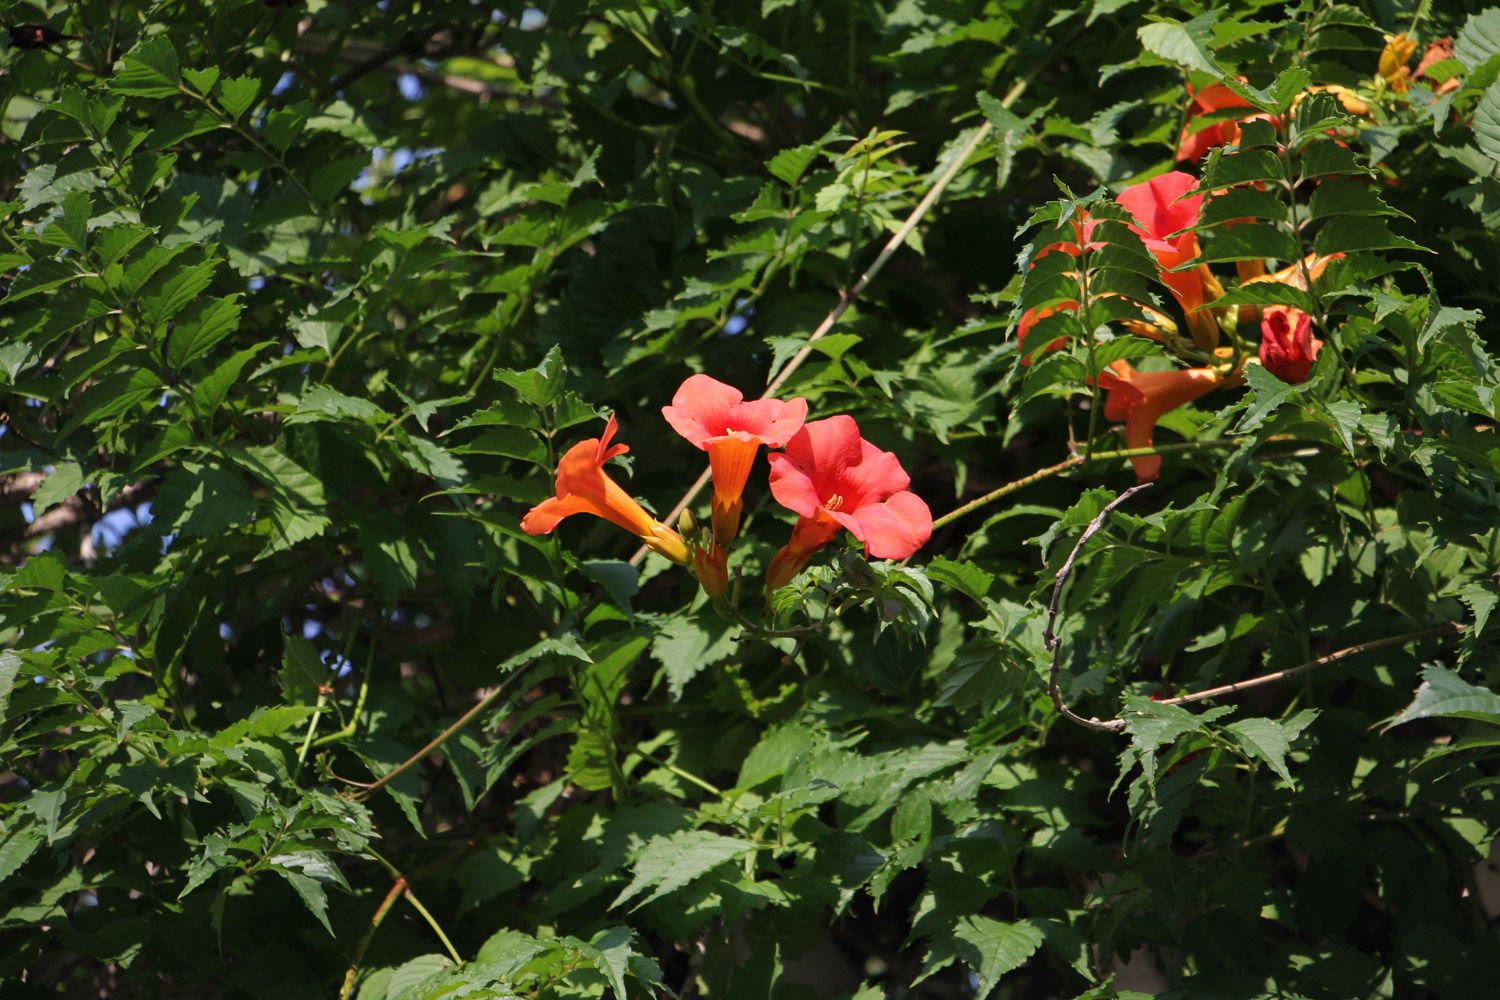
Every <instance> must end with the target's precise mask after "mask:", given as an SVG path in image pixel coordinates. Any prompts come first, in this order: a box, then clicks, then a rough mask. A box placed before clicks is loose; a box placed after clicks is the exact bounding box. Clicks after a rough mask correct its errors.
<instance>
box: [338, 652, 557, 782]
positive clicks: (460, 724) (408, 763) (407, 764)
mask: <svg viewBox="0 0 1500 1000" xmlns="http://www.w3.org/2000/svg"><path fill="white" fill-rule="evenodd" d="M535 663H536V660H535V659H530V660H527V661H526V662H525V663H523V664H521V665H520V666H519V667H517V668H516V669H515V670H514V671H513V672H512V673H511V674H510V676H508V677H506V678H505V679H504V680H502V681H501V682H500V684H499V685H498V686H497V687H496V688H495V690H493V691H491V692H490V693H489V694H488V695H486V696H485V697H484V698H483V699H482V700H480V702H479V703H478V704H477V705H475V706H474V707H473V708H471V709H469V710H468V711H467V712H465V713H464V714H463V715H461V716H459V718H458V721H457V722H455V723H453V725H451V726H449V727H448V728H447V729H444V730H443V731H442V732H441V733H438V734H437V735H436V736H434V737H433V738H432V742H430V743H428V744H427V745H426V746H425V747H423V748H422V749H420V750H418V751H417V752H416V753H414V754H412V755H411V756H410V757H408V758H406V760H404V761H402V762H401V763H400V764H398V765H396V767H395V768H394V769H393V770H390V771H387V772H386V773H385V774H383V775H381V776H380V778H378V779H377V780H376V781H373V782H371V783H370V784H368V785H365V784H362V783H360V782H357V781H348V779H347V778H341V779H340V780H341V781H347V782H348V783H349V784H351V785H359V786H360V787H361V788H363V789H364V791H363V792H361V793H360V794H359V796H358V798H359V799H360V800H361V801H363V800H364V799H366V798H368V797H369V796H370V795H371V794H372V793H374V792H378V791H379V790H380V789H381V788H383V787H385V786H386V785H389V784H390V783H391V782H392V781H395V780H396V779H397V778H399V777H401V775H403V774H405V773H406V772H407V771H408V770H410V769H411V768H412V767H413V766H415V765H416V764H417V763H418V762H419V761H421V760H423V759H424V758H425V757H426V756H427V755H428V754H430V753H432V752H433V751H434V750H436V749H438V748H439V747H441V746H442V745H443V744H444V743H447V742H448V741H449V740H450V739H452V738H453V735H454V734H455V733H457V732H458V731H459V730H460V729H463V728H464V727H465V726H467V725H468V724H469V723H470V722H473V721H474V719H475V717H476V716H478V715H480V714H481V713H483V712H484V711H485V710H486V709H487V708H489V707H490V706H491V705H493V704H494V703H495V702H497V701H499V700H500V696H501V695H502V694H504V693H505V691H506V688H508V687H509V686H510V682H511V681H513V680H515V679H516V678H517V677H520V676H521V675H523V674H525V673H526V671H528V670H530V669H531V667H532V666H533V665H534V664H535Z"/></svg>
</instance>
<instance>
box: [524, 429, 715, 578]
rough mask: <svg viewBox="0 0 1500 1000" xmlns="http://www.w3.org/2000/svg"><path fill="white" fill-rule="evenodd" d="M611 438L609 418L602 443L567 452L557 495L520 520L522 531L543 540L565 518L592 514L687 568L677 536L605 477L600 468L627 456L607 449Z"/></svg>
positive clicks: (593, 440) (593, 441)
mask: <svg viewBox="0 0 1500 1000" xmlns="http://www.w3.org/2000/svg"><path fill="white" fill-rule="evenodd" d="M614 436H615V418H614V416H613V415H611V416H610V418H609V423H608V424H606V425H605V427H604V436H603V437H597V438H590V439H589V440H587V441H580V442H579V443H578V444H575V445H574V446H573V447H571V448H569V449H568V452H567V454H565V455H563V457H562V461H561V462H559V463H558V464H557V495H556V496H554V497H552V498H550V499H547V500H543V501H542V502H541V503H539V504H537V505H536V506H535V507H533V508H531V510H529V511H527V512H526V516H525V517H523V518H521V530H522V531H525V532H526V533H528V534H532V535H545V534H549V533H551V531H552V529H553V528H555V527H557V522H559V521H561V520H562V519H563V518H565V517H567V516H569V515H570V514H593V515H595V516H596V517H602V518H604V519H605V520H606V521H613V522H614V523H615V524H618V525H619V526H620V527H622V528H624V529H625V530H626V531H628V532H630V533H631V534H632V535H636V536H637V537H639V538H640V539H641V541H643V542H645V543H646V545H647V546H648V547H649V548H651V549H652V550H653V551H655V552H659V553H661V554H662V555H663V556H666V557H667V558H668V559H670V560H672V561H673V562H674V563H677V564H678V565H679V566H685V565H687V562H688V558H689V556H688V550H687V546H686V545H684V544H683V542H682V536H680V535H679V534H677V532H675V531H673V530H672V529H671V528H669V527H667V526H666V525H665V524H662V523H661V522H660V521H658V520H656V519H655V518H653V517H652V516H651V515H650V514H647V513H646V511H645V508H643V507H642V506H641V505H640V504H638V503H636V502H635V499H634V498H633V497H631V495H630V494H629V493H626V492H625V491H624V490H623V489H621V488H620V485H619V484H618V483H616V482H615V481H614V480H613V479H611V478H609V477H608V476H606V475H605V474H604V463H605V462H607V461H609V460H610V459H611V458H614V457H615V456H616V455H623V454H625V453H626V452H627V451H629V450H630V448H629V447H628V446H626V445H623V444H617V445H614V446H611V445H610V443H609V442H610V439H611V438H613V437H614Z"/></svg>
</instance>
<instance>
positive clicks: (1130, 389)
mask: <svg viewBox="0 0 1500 1000" xmlns="http://www.w3.org/2000/svg"><path fill="white" fill-rule="evenodd" d="M1224 383H1225V376H1224V375H1223V374H1221V373H1220V372H1218V371H1216V370H1214V369H1212V368H1179V369H1177V370H1176V371H1170V372H1139V371H1136V370H1135V369H1134V368H1132V367H1130V365H1128V364H1126V363H1125V362H1124V361H1116V362H1114V363H1113V364H1111V365H1110V366H1109V367H1108V368H1106V369H1104V370H1103V371H1101V372H1100V373H1099V385H1100V386H1101V387H1103V388H1105V389H1107V390H1109V395H1108V396H1106V397H1105V399H1104V418H1105V419H1106V420H1114V421H1119V420H1123V421H1125V444H1126V446H1127V447H1130V448H1149V447H1151V439H1152V437H1153V435H1154V434H1155V432H1156V422H1157V421H1158V420H1160V419H1161V418H1162V416H1163V415H1164V414H1166V413H1167V412H1168V411H1170V410H1175V409H1177V407H1179V406H1181V405H1183V404H1184V403H1190V402H1192V401H1193V400H1195V399H1197V398H1198V397H1199V396H1202V395H1203V394H1204V393H1206V392H1208V391H1209V390H1211V389H1216V388H1218V387H1219V386H1221V385H1223V384H1224ZM1130 464H1131V465H1132V466H1134V467H1135V476H1136V479H1137V480H1139V481H1140V482H1143V483H1144V482H1147V481H1149V480H1152V479H1155V478H1156V477H1157V475H1159V474H1160V472H1161V456H1160V455H1135V456H1132V457H1131V459H1130Z"/></svg>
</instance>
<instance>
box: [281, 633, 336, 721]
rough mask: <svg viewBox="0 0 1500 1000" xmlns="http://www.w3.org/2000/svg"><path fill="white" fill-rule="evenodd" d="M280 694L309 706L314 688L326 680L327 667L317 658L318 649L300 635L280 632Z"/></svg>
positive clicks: (288, 699) (314, 692) (312, 698)
mask: <svg viewBox="0 0 1500 1000" xmlns="http://www.w3.org/2000/svg"><path fill="white" fill-rule="evenodd" d="M281 640H282V660H281V668H280V669H279V670H277V671H276V676H277V677H278V678H279V679H280V680H281V696H282V697H283V698H285V699H286V700H287V701H289V702H291V703H292V704H294V705H299V704H300V705H311V704H312V703H313V702H315V701H317V700H318V687H319V686H320V685H322V684H323V683H324V682H325V681H327V680H328V667H327V666H325V665H324V663H323V661H322V660H321V659H320V658H319V657H318V649H317V647H316V646H314V645H313V644H312V643H311V642H308V641H307V640H306V639H304V638H302V637H301V636H300V635H283V636H282V637H281Z"/></svg>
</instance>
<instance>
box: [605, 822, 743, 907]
mask: <svg viewBox="0 0 1500 1000" xmlns="http://www.w3.org/2000/svg"><path fill="white" fill-rule="evenodd" d="M754 849H755V845H754V844H753V843H751V842H750V841H748V840H740V839H739V838H737V837H722V836H720V835H719V834H717V833H710V832H709V831H707V830H685V831H683V832H681V833H674V834H672V835H671V836H667V837H653V838H651V840H650V841H649V842H648V843H647V844H646V846H645V847H644V848H642V850H641V857H640V860H639V861H638V862H636V865H635V867H634V868H633V869H632V875H633V877H632V879H631V881H630V884H629V885H628V886H626V887H625V889H624V891H622V892H621V893H620V895H618V896H616V897H615V900H614V902H612V903H610V904H609V908H610V909H614V908H615V907H617V906H620V905H622V904H624V903H625V902H627V901H629V900H631V899H634V898H635V897H636V896H638V895H640V894H641V893H642V892H645V891H646V890H647V889H650V888H652V887H655V891H653V892H652V893H651V895H649V896H647V897H646V898H645V899H643V900H641V901H640V902H639V903H637V904H636V905H635V906H633V907H631V909H632V910H637V909H640V908H641V907H642V906H645V905H646V904H647V903H650V902H652V901H653V900H656V899H660V898H661V897H662V896H665V895H666V894H667V893H669V892H672V891H673V890H674V889H680V888H681V887H683V886H685V885H687V884H688V883H689V882H691V881H693V880H694V879H696V878H697V877H698V876H700V875H702V874H704V873H705V872H708V871H710V870H712V869H714V868H717V867H718V866H719V865H722V864H724V863H725V862H728V861H733V860H734V859H736V858H738V857H740V856H741V855H743V854H744V853H745V852H746V851H752V850H754Z"/></svg>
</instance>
